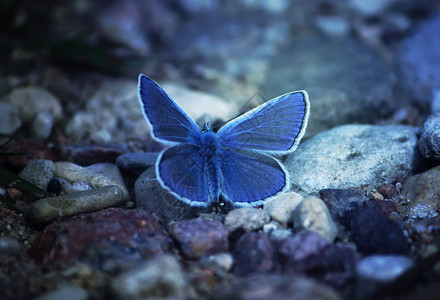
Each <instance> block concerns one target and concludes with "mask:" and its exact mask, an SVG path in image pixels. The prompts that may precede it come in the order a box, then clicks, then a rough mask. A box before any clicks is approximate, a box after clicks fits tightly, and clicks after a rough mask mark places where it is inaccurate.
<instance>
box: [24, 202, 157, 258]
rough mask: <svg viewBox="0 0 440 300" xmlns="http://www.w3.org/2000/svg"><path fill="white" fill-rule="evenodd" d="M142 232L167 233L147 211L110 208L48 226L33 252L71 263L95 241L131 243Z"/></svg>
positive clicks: (33, 255)
mask: <svg viewBox="0 0 440 300" xmlns="http://www.w3.org/2000/svg"><path fill="white" fill-rule="evenodd" d="M141 233H150V234H152V235H155V234H159V235H163V234H165V233H164V231H163V230H162V228H161V226H160V225H159V223H158V222H157V220H156V219H155V218H154V217H153V216H152V215H151V214H150V213H148V212H146V211H144V210H139V209H132V210H124V209H120V208H109V209H106V210H102V211H98V212H94V213H88V214H83V215H79V216H75V217H72V218H71V219H69V220H66V221H62V222H58V223H54V224H50V225H48V226H46V228H45V229H44V230H43V231H42V232H41V233H40V235H39V236H38V237H37V239H36V240H35V242H34V244H33V245H32V248H31V251H30V253H31V256H32V257H33V258H34V259H35V260H37V261H51V262H60V263H62V262H70V261H72V260H74V259H76V258H77V256H78V254H79V252H80V251H81V250H82V249H83V248H84V247H85V246H87V245H88V244H89V243H91V242H93V241H96V240H103V239H108V240H113V241H117V242H119V243H121V244H123V245H127V246H130V245H131V244H132V243H133V242H132V239H133V238H134V237H135V236H136V235H137V234H141Z"/></svg>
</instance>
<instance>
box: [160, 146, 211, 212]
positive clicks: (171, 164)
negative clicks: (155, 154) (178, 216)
mask: <svg viewBox="0 0 440 300" xmlns="http://www.w3.org/2000/svg"><path fill="white" fill-rule="evenodd" d="M156 175H157V177H158V179H159V181H160V183H161V184H162V186H164V187H166V188H167V189H168V190H169V191H170V192H171V193H172V194H174V195H175V196H176V197H177V198H179V199H180V200H182V201H184V202H186V203H188V204H190V205H192V206H204V205H207V204H208V203H207V201H208V199H209V192H208V183H207V180H209V179H210V178H209V177H208V176H207V174H206V168H205V165H204V162H203V161H202V159H201V157H200V156H199V155H198V153H197V149H196V147H195V146H194V145H189V144H181V145H177V146H172V147H170V148H168V149H166V150H164V151H163V152H162V153H161V155H160V156H159V158H158V160H157V163H156ZM211 180H212V179H211Z"/></svg>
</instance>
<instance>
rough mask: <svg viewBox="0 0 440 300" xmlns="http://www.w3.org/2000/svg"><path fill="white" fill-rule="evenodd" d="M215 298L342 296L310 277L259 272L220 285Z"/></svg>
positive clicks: (327, 299) (331, 299)
mask: <svg viewBox="0 0 440 300" xmlns="http://www.w3.org/2000/svg"><path fill="white" fill-rule="evenodd" d="M213 299H218V300H220V299H238V300H266V299H273V300H287V299H294V300H339V299H342V297H341V296H340V295H338V293H337V292H336V291H335V290H333V289H332V288H329V287H327V286H326V285H323V284H320V283H318V282H316V281H314V280H312V279H309V278H305V277H301V276H280V275H274V274H259V275H254V276H250V277H246V278H240V279H238V280H237V281H236V282H234V283H233V284H232V285H225V286H220V287H219V288H218V289H217V290H216V293H215V294H214V295H213Z"/></svg>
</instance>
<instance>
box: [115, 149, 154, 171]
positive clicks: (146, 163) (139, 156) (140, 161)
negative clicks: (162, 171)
mask: <svg viewBox="0 0 440 300" xmlns="http://www.w3.org/2000/svg"><path fill="white" fill-rule="evenodd" d="M158 156H159V153H158V152H138V153H124V154H121V155H120V156H118V158H117V159H116V165H117V166H118V168H120V169H122V170H125V171H128V172H130V173H133V174H136V175H140V174H142V172H144V171H145V170H146V169H148V168H150V167H153V166H155V165H156V161H157V157H158Z"/></svg>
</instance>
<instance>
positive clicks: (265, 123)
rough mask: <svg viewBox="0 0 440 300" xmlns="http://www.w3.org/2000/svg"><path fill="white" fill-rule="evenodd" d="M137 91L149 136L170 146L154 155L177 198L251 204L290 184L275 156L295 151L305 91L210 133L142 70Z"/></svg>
mask: <svg viewBox="0 0 440 300" xmlns="http://www.w3.org/2000/svg"><path fill="white" fill-rule="evenodd" d="M138 90H139V101H140V103H141V108H142V112H143V114H144V117H145V119H146V120H147V122H148V124H149V125H150V130H151V136H152V137H153V139H155V140H156V141H158V142H161V143H165V144H168V146H169V147H168V148H166V149H165V150H163V151H162V152H161V153H160V155H159V157H158V158H157V162H156V176H157V179H158V181H159V182H160V184H161V185H162V186H163V187H164V188H165V189H166V190H168V191H169V192H170V193H171V194H173V195H174V196H175V197H177V198H178V199H180V200H182V201H184V202H185V203H187V204H189V205H190V206H209V205H211V204H213V203H216V202H218V201H219V199H220V197H223V199H225V200H226V201H229V202H231V203H232V204H233V205H234V206H237V207H253V206H258V205H262V204H263V203H264V201H265V200H266V199H267V198H269V197H271V196H275V195H277V194H279V193H282V192H284V191H286V190H287V189H288V188H289V185H290V180H289V174H288V172H287V171H286V169H285V168H284V166H283V165H282V164H281V162H280V161H279V160H278V159H277V158H275V157H274V156H277V155H283V154H287V153H289V152H292V151H294V150H295V149H296V148H297V147H298V144H299V142H300V140H301V138H302V137H303V136H304V133H305V130H306V127H307V120H308V117H309V111H310V104H309V100H308V95H307V93H306V92H305V91H296V92H292V93H288V94H284V95H282V96H279V97H277V98H274V99H272V100H269V101H267V102H265V103H263V104H261V105H260V106H258V107H256V108H254V109H252V110H250V111H248V112H247V113H245V114H243V115H241V116H238V117H237V118H235V119H233V120H231V121H229V122H228V123H226V124H225V125H224V126H222V127H221V128H220V129H219V130H218V131H217V132H214V131H213V130H212V128H211V127H210V126H209V124H206V125H205V126H204V127H203V129H202V130H201V129H200V128H199V127H198V125H197V124H196V123H195V122H194V121H193V120H192V119H191V118H190V117H189V116H188V115H187V114H186V113H185V111H183V109H182V108H181V107H179V106H178V105H177V103H176V102H174V100H173V99H172V98H171V97H170V96H169V95H168V94H167V93H166V92H165V91H164V90H163V89H162V88H161V87H160V86H159V85H158V84H157V83H156V82H154V81H153V80H152V79H150V78H148V77H147V76H145V75H143V74H140V75H139V87H138Z"/></svg>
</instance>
